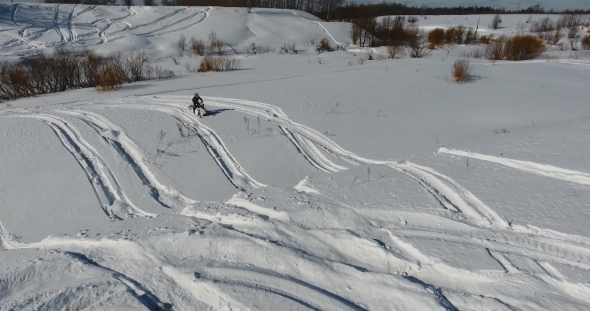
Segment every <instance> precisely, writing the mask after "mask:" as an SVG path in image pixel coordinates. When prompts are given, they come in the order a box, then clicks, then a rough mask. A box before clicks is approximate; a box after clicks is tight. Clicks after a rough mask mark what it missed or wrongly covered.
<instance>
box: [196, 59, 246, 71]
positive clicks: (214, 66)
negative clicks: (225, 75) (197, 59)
mask: <svg viewBox="0 0 590 311" xmlns="http://www.w3.org/2000/svg"><path fill="white" fill-rule="evenodd" d="M240 64H241V61H240V59H238V58H230V57H220V56H205V58H203V61H202V62H201V65H200V66H199V69H198V71H199V72H208V71H231V70H236V69H238V67H239V66H240Z"/></svg>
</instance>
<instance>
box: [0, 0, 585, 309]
mask: <svg viewBox="0 0 590 311" xmlns="http://www.w3.org/2000/svg"><path fill="white" fill-rule="evenodd" d="M465 18H467V19H468V20H469V21H472V22H474V21H477V19H476V17H474V16H469V17H465V16H463V17H454V16H450V17H445V18H443V17H431V18H429V19H427V20H425V21H424V20H421V21H419V24H421V25H422V26H423V27H425V28H427V29H428V28H429V27H433V26H449V25H451V26H452V25H458V24H461V22H460V21H459V20H460V19H465ZM515 18H517V17H512V16H511V17H510V19H506V20H504V23H505V24H506V25H503V26H504V28H502V29H500V30H498V32H501V33H506V34H508V35H510V34H514V33H515V31H514V27H516V25H517V24H518V20H516V19H515ZM527 18H528V16H520V21H521V22H523V23H524V22H525V21H526V19H527ZM554 18H556V17H554ZM486 19H488V20H491V16H482V17H481V20H482V21H481V24H480V25H483V26H482V27H483V29H482V31H485V30H486V29H485V28H486V26H485V25H487V24H488V22H489V21H488V20H486ZM513 19H514V21H513ZM437 23H438V24H437ZM465 25H471V24H468V23H465ZM349 27H350V25H349V24H345V23H325V22H322V21H319V20H317V19H315V18H313V17H312V16H309V15H307V14H304V13H301V12H291V11H279V10H260V9H255V10H254V12H253V13H250V14H248V13H247V12H246V11H245V9H233V8H217V7H210V8H172V7H166V8H146V7H133V8H131V9H127V8H125V7H93V6H81V5H78V6H73V5H60V6H57V5H34V4H19V5H13V6H11V5H3V6H0V40H2V41H0V53H2V57H3V59H17V58H19V57H22V56H23V55H27V54H29V53H32V52H34V51H38V50H41V49H50V48H52V47H58V46H72V47H77V46H89V47H90V48H93V49H95V50H97V51H100V52H110V51H115V50H121V51H133V50H137V49H143V50H145V51H146V52H147V53H149V55H150V58H151V59H152V60H153V61H154V62H155V63H156V64H159V65H162V66H166V67H168V68H170V69H173V70H174V71H176V72H177V73H178V75H177V77H175V78H173V79H170V80H150V81H145V82H139V83H133V84H127V85H124V86H123V87H122V88H121V89H120V90H117V91H114V92H110V93H96V91H95V90H94V89H83V90H73V91H68V92H63V93H57V94H48V95H44V96H39V97H37V98H29V99H22V100H17V101H11V102H8V103H6V104H1V105H0V143H1V146H2V148H0V310H146V309H147V310H157V309H158V308H159V309H160V310H209V309H214V310H248V309H249V310H302V309H312V310H348V309H352V310H584V309H588V308H590V226H588V224H589V223H590V209H589V208H590V158H589V157H588V151H589V149H590V123H589V121H590V105H588V98H590V89H589V88H588V81H590V70H589V69H590V68H589V67H588V66H589V65H590V60H589V58H588V56H587V55H586V54H584V53H580V52H572V51H560V49H559V48H557V47H552V48H551V49H550V50H549V51H548V52H546V53H545V55H551V58H549V59H550V61H546V60H536V61H527V62H518V63H512V62H495V63H493V64H492V63H489V62H487V61H485V60H473V61H472V64H473V65H474V74H475V75H476V77H475V79H474V80H473V81H472V82H470V83H467V84H462V85H457V84H453V83H450V82H448V78H447V77H448V75H449V74H450V68H451V64H452V63H453V61H454V60H455V59H456V58H457V57H458V55H459V54H460V53H461V52H462V51H466V50H469V49H472V48H473V47H465V46H455V47H448V48H446V49H441V50H438V51H434V52H433V54H432V56H430V57H429V58H426V59H410V58H403V59H397V60H380V61H377V60H374V61H365V62H364V63H362V64H361V63H360V62H359V61H358V59H359V58H361V57H365V53H366V51H361V50H359V49H354V48H352V47H350V50H349V51H337V52H331V53H322V54H319V55H318V54H317V53H316V52H315V51H314V49H313V48H312V47H311V46H309V42H310V41H311V40H315V41H316V42H318V41H319V40H320V39H321V38H324V37H326V38H329V39H330V40H331V42H332V43H333V44H336V42H338V43H341V44H342V45H343V46H346V47H348V46H347V44H346V41H348V40H349V38H348V29H349ZM480 29H481V27H480ZM212 30H213V31H216V32H217V35H218V37H219V38H221V39H223V40H225V41H227V42H229V43H230V44H232V45H233V46H234V47H236V48H237V49H239V50H243V49H245V48H246V47H248V46H249V45H250V44H251V43H255V44H256V45H258V46H272V47H279V46H281V45H283V44H284V43H295V44H296V46H297V47H298V49H299V51H300V52H299V53H298V54H287V55H280V54H277V53H274V52H271V53H266V54H258V55H251V56H244V55H242V56H239V57H241V60H242V67H241V69H240V70H238V71H234V72H225V73H206V74H194V73H189V72H187V70H186V69H185V66H186V65H187V64H188V65H189V66H197V65H198V64H199V61H200V60H199V58H194V57H189V56H188V54H186V53H184V54H183V53H181V52H179V51H178V49H177V48H176V47H175V42H176V41H177V40H178V38H179V36H180V34H181V33H182V34H184V35H185V36H186V37H191V36H195V37H197V38H207V35H208V34H209V33H210V32H211V31H212ZM583 33H584V34H585V32H583ZM564 42H565V41H564ZM173 57H175V58H176V59H177V60H178V61H179V62H180V63H181V64H180V65H175V64H174V63H173V61H172V58H173ZM195 91H198V92H200V94H201V95H202V96H203V97H204V100H205V105H206V107H207V109H208V110H209V111H210V112H211V113H212V116H209V117H205V118H202V119H198V118H195V117H194V115H192V112H190V111H189V110H188V109H187V106H188V105H189V103H190V98H191V96H192V94H193V93H194V92H195ZM178 126H181V128H182V129H183V133H185V136H186V137H181V135H180V133H179V130H178ZM160 138H161V139H160ZM158 150H163V152H158Z"/></svg>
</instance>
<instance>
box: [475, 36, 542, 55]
mask: <svg viewBox="0 0 590 311" xmlns="http://www.w3.org/2000/svg"><path fill="white" fill-rule="evenodd" d="M543 51H545V44H544V43H543V40H541V39H540V38H539V37H537V36H534V35H523V36H515V37H512V38H506V37H504V36H502V37H499V38H497V39H494V40H493V41H491V42H490V43H489V44H488V45H487V46H486V47H485V51H484V53H485V57H486V58H487V59H489V60H515V61H518V60H527V59H533V58H535V57H537V56H539V54H541V53H542V52H543Z"/></svg>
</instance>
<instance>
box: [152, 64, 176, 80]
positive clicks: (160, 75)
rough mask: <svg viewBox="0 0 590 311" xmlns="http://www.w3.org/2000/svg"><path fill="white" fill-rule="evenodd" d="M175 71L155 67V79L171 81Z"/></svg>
mask: <svg viewBox="0 0 590 311" xmlns="http://www.w3.org/2000/svg"><path fill="white" fill-rule="evenodd" d="M174 76H175V74H174V71H172V70H170V69H166V68H162V67H160V66H156V67H154V77H155V78H156V79H169V78H172V77H174Z"/></svg>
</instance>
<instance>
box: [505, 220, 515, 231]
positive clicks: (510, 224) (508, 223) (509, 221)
mask: <svg viewBox="0 0 590 311" xmlns="http://www.w3.org/2000/svg"><path fill="white" fill-rule="evenodd" d="M504 218H506V224H507V225H508V227H506V229H510V230H512V222H513V221H514V219H508V217H504Z"/></svg>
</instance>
